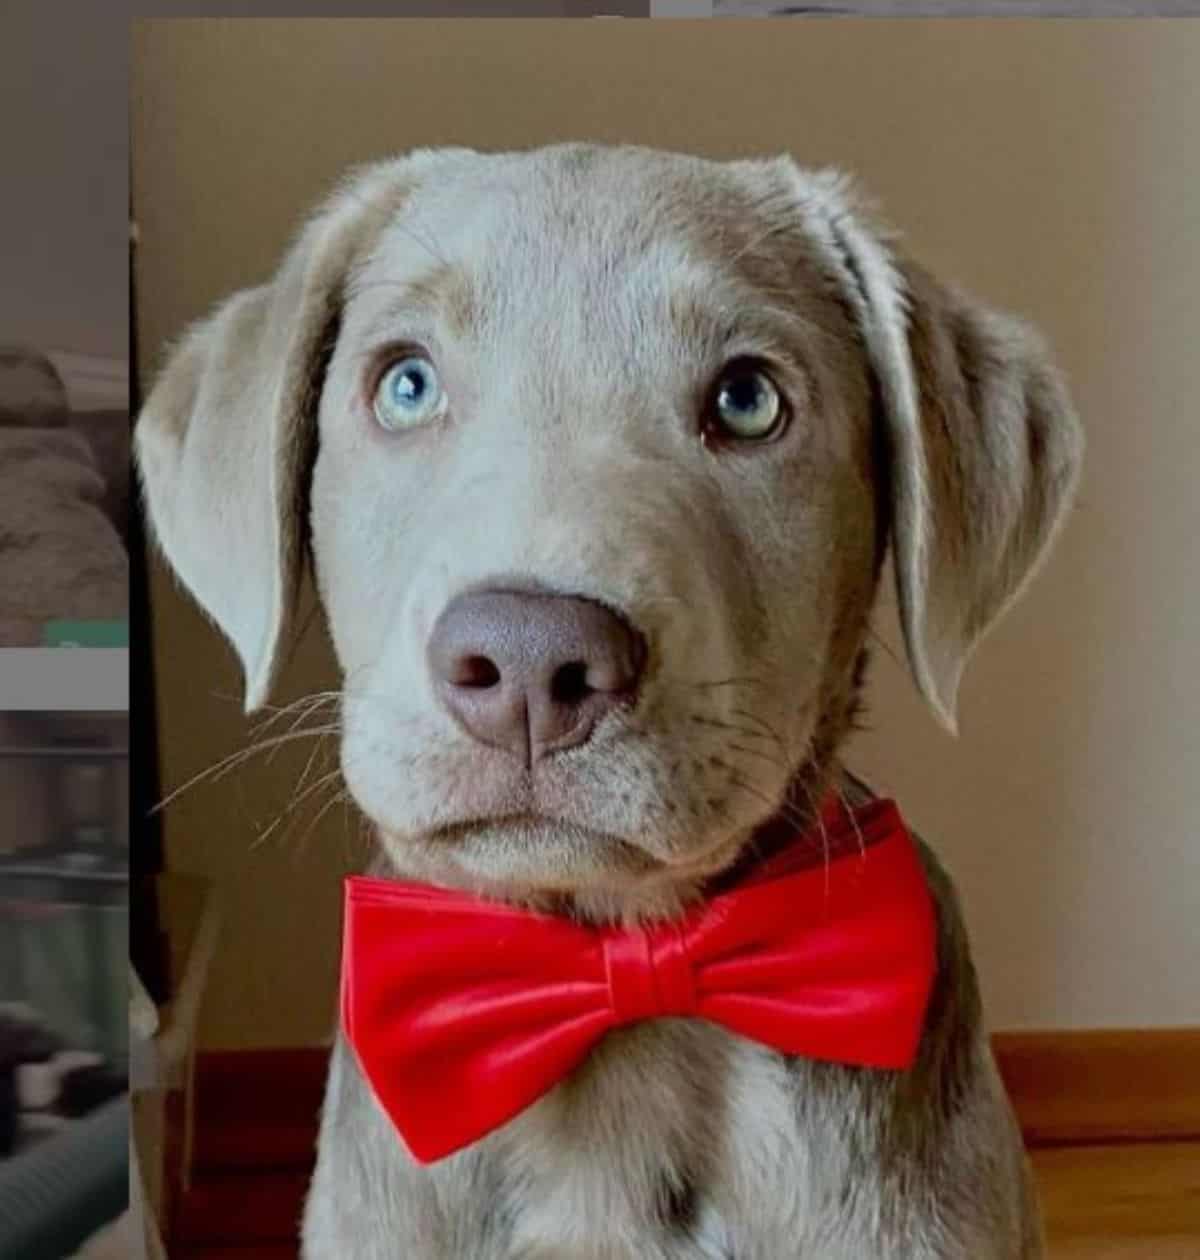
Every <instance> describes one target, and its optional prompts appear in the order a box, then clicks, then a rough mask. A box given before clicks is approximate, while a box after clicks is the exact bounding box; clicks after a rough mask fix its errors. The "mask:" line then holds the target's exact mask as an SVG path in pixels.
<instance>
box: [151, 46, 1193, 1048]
mask: <svg viewBox="0 0 1200 1260" xmlns="http://www.w3.org/2000/svg"><path fill="white" fill-rule="evenodd" d="M1198 58H1200V25H1196V24H1192V23H1178V24H1171V23H1136V22H1135V23H1125V24H1107V23H1045V22H1043V23H1033V24H1026V23H1022V22H1012V23H984V22H970V23H963V22H956V23H953V22H952V23H946V24H936V23H935V24H926V23H922V22H915V21H914V22H902V23H898V24H891V25H885V24H882V23H866V24H860V23H858V22H852V21H843V22H834V23H828V24H826V23H816V22H805V23H796V22H791V23H785V24H782V25H775V24H771V23H767V22H762V21H755V22H745V23H734V22H722V23H720V24H715V23H704V22H695V23H688V22H672V23H657V24H645V23H631V22H623V23H616V22H614V23H592V22H589V23H575V24H570V23H567V24H541V23H524V22H522V23H517V22H512V21H506V22H505V21H502V22H499V23H495V24H492V23H483V22H459V23H447V24H440V25H439V24H436V23H411V24H404V25H398V24H389V25H383V26H374V25H372V26H365V25H362V24H356V23H334V24H331V25H328V24H317V23H306V24H291V25H289V24H283V25H273V24H239V25H236V26H231V25H228V24H220V23H204V24H200V25H191V24H182V23H177V24H172V25H169V26H165V25H162V24H158V25H154V24H151V25H149V26H143V27H142V28H140V30H139V32H138V34H137V37H136V40H135V74H134V82H135V100H134V114H133V120H134V137H135V151H134V160H135V167H134V173H135V187H136V193H137V200H138V213H139V217H140V220H141V227H142V231H143V242H144V244H143V248H142V250H141V257H140V262H141V295H142V303H143V309H142V324H141V329H142V332H143V334H144V337H145V351H146V353H145V354H144V357H143V363H144V364H146V365H147V368H149V367H150V366H151V365H153V363H154V362H155V361H156V358H157V355H158V352H159V349H160V346H161V343H162V342H163V340H164V338H167V337H169V336H172V335H174V334H176V333H178V332H179V330H180V328H181V326H182V325H183V324H184V323H185V322H186V321H188V320H190V319H191V318H193V317H195V316H196V315H198V314H200V313H201V312H202V311H204V310H205V309H206V308H207V307H208V306H209V305H210V303H212V302H213V301H214V300H216V299H217V298H219V297H220V296H221V295H223V294H224V293H226V292H227V291H228V290H230V289H232V288H234V287H237V286H240V285H245V284H248V283H252V282H257V281H259V280H260V279H262V278H263V277H264V276H265V275H266V274H267V273H268V271H269V269H270V268H271V266H272V264H273V262H274V260H275V259H276V258H277V257H278V255H279V252H280V250H281V249H282V247H283V246H284V244H285V241H286V240H287V238H288V237H289V235H290V233H291V232H292V230H293V228H294V225H295V223H296V221H297V219H298V217H299V216H300V215H301V214H302V213H303V212H304V210H305V208H306V207H307V206H308V205H309V204H310V203H311V202H312V201H313V199H314V198H315V197H316V196H318V195H319V194H320V193H321V192H322V191H323V190H324V189H325V188H326V187H327V186H328V184H329V183H330V181H331V180H332V179H333V178H334V177H335V176H336V175H337V174H338V173H339V172H340V171H341V170H342V168H343V167H345V166H346V165H347V164H349V163H352V162H358V161H361V160H364V159H369V158H375V157H379V156H381V155H385V154H389V153H393V152H396V151H398V150H402V149H404V148H406V147H408V146H412V145H432V144H441V143H447V142H455V143H466V144H471V145H475V146H481V147H493V146H526V145H531V144H537V143H541V142H544V141H551V140H560V139H568V138H591V139H597V140H610V141H636V142H643V143H650V144H655V145H660V146H668V147H678V148H683V149H689V150H693V151H696V152H701V153H706V154H713V155H739V154H748V153H755V152H761V153H770V152H776V151H780V150H785V149H789V150H791V151H792V152H794V153H795V154H797V155H798V156H799V157H800V158H801V159H802V160H806V161H809V162H813V163H836V164H839V165H844V166H846V167H848V168H850V169H851V170H853V171H856V172H857V173H858V174H859V175H860V176H861V177H862V179H863V180H864V181H865V183H866V185H867V187H868V188H869V189H870V190H871V191H872V192H873V193H874V194H875V195H876V196H877V197H878V198H879V199H880V200H881V202H882V204H883V205H884V206H885V207H886V208H887V210H888V212H889V214H890V216H891V218H892V219H893V220H894V221H895V223H896V224H897V225H898V226H899V227H900V228H901V229H903V230H904V231H905V232H906V234H907V235H908V237H909V240H910V242H911V245H912V247H913V248H914V250H915V251H916V252H918V253H920V254H921V255H923V256H925V258H926V259H927V260H928V261H929V262H930V263H931V264H933V265H934V266H935V267H937V268H939V269H940V270H942V271H943V272H944V273H946V274H947V275H949V276H952V277H954V278H956V279H957V280H959V281H960V282H962V283H964V284H966V285H968V286H970V287H973V288H974V289H975V290H977V291H978V292H979V293H980V294H982V295H986V296H987V297H988V298H990V299H992V300H993V301H994V302H995V303H997V304H1000V305H1004V306H1008V307H1011V308H1013V309H1016V310H1018V311H1024V312H1026V313H1028V314H1029V315H1031V316H1033V317H1035V318H1036V320H1037V321H1038V322H1039V323H1040V324H1041V325H1042V326H1043V327H1044V328H1045V330H1046V331H1047V332H1048V334H1049V335H1050V337H1051V339H1052V340H1053V342H1054V343H1055V344H1056V346H1057V347H1058V350H1059V353H1060V356H1061V359H1062V362H1063V364H1064V365H1065V367H1066V369H1067V370H1068V372H1069V374H1070V376H1071V377H1072V379H1073V382H1074V388H1075V393H1076V396H1077V400H1078V404H1079V407H1080V410H1081V412H1082V414H1083V416H1084V419H1085V422H1086V424H1087V427H1088V431H1089V434H1090V443H1091V448H1090V453H1089V464H1088V469H1087V476H1086V480H1085V485H1084V490H1083V495H1082V500H1081V502H1080V504H1079V507H1078V509H1077V511H1076V513H1075V514H1074V517H1073V519H1072V521H1071V523H1070V525H1069V527H1068V528H1067V530H1066V532H1065V534H1064V535H1063V538H1062V543H1061V546H1060V547H1059V550H1058V552H1057V554H1056V556H1055V557H1054V559H1053V560H1052V562H1051V563H1050V565H1049V566H1048V567H1047V569H1046V570H1045V571H1044V573H1043V575H1042V577H1041V580H1040V581H1039V582H1038V583H1037V585H1036V586H1035V588H1034V589H1033V591H1032V593H1031V594H1030V596H1029V597H1028V599H1027V600H1026V602H1025V603H1024V604H1023V605H1021V606H1020V607H1019V609H1018V610H1017V611H1015V612H1014V613H1013V614H1012V615H1011V616H1010V617H1009V618H1008V620H1007V621H1006V622H1005V623H1004V624H1003V625H1002V627H1001V628H1000V629H999V630H997V631H996V633H995V634H994V635H993V636H992V638H991V639H990V640H989V641H988V642H987V643H986V645H985V647H984V649H983V651H982V654H981V656H980V657H979V658H978V660H977V662H976V664H975V667H974V669H973V670H972V671H971V672H970V673H969V674H968V677H967V681H966V684H965V686H964V689H963V696H962V714H961V716H962V736H961V738H960V740H959V741H958V742H957V743H955V742H954V741H952V740H951V739H949V738H948V737H946V736H944V735H942V734H941V733H939V731H938V730H937V728H936V727H935V726H934V724H933V722H932V720H931V719H930V718H929V717H927V715H926V714H925V713H924V712H923V711H922V709H921V707H920V705H919V704H918V702H917V700H916V698H915V695H914V693H913V692H912V690H911V688H910V686H909V684H908V681H907V678H906V677H905V675H904V673H903V671H902V670H901V669H900V668H899V667H898V666H897V664H896V663H895V662H893V661H892V660H891V659H889V658H888V656H887V655H886V654H881V655H880V658H879V660H878V662H877V667H876V671H875V679H874V683H873V686H872V692H871V694H872V725H873V730H872V732H871V733H870V734H869V735H867V736H864V737H862V738H861V739H860V740H859V742H858V746H857V749H856V756H855V759H854V760H855V762H856V764H857V765H858V766H859V767H860V768H861V769H862V770H863V771H865V772H866V773H868V774H869V775H871V776H874V777H875V778H876V779H877V780H878V782H879V783H880V784H882V785H883V786H884V787H886V788H888V789H890V790H892V791H894V792H895V793H896V794H897V795H898V796H899V797H900V799H901V800H902V802H903V803H904V805H905V807H906V809H907V811H908V812H909V814H910V816H911V818H912V819H913V820H914V821H915V823H916V824H917V825H918V827H919V828H921V829H922V830H923V831H924V832H925V833H926V834H927V835H928V837H929V838H930V839H931V840H932V841H934V842H935V844H936V845H937V846H938V847H939V848H940V850H941V852H942V853H943V855H944V856H945V858H946V860H947V861H948V863H949V865H950V867H951V869H952V871H953V872H954V874H955V875H956V877H957V880H958V883H959V886H960V888H961V890H962V893H963V896H964V899H965V902H966V907H967V911H968V915H969V919H970V923H971V927H972V931H973V935H974V939H975V946H976V952H977V957H978V960H979V965H980V969H981V972H982V976H983V981H984V986H985V990H986V996H987V999H988V1001H989V1003H990V1010H991V1015H992V1020H993V1023H994V1024H995V1025H998V1026H1002V1027H1020V1026H1037V1027H1055V1026H1057V1027H1062V1026H1089V1025H1093V1026H1094V1025H1153V1024H1180V1023H1197V1022H1200V1010H1198V1009H1197V1007H1198V1003H1197V1001H1196V998H1195V974H1196V966H1195V965H1196V963H1197V961H1200V960H1198V957H1197V944H1196V931H1195V922H1196V919H1197V909H1198V901H1200V838H1198V836H1197V829H1196V828H1197V819H1198V818H1200V761H1198V758H1197V754H1196V739H1197V736H1196V731H1197V729H1200V669H1198V668H1197V664H1198V661H1197V651H1196V627H1197V625H1200V590H1198V587H1197V583H1196V581H1195V575H1196V539H1197V538H1198V537H1200V506H1198V502H1200V496H1198V495H1197V491H1196V475H1197V472H1198V471H1200V424H1198V419H1200V417H1198V416H1197V403H1196V400H1197V398H1200V354H1197V353H1196V335H1197V328H1200V240H1198V232H1200V145H1197V144H1196V142H1195V134H1194V126H1193V125H1191V124H1194V120H1195V119H1196V118H1200V76H1197V75H1196V73H1195V67H1196V65H1197V59H1198ZM154 595H155V601H156V617H157V624H156V632H157V651H158V667H159V670H160V675H159V677H160V682H161V704H162V714H163V743H164V746H163V762H164V771H165V776H166V780H167V782H168V784H173V783H178V782H181V781H183V780H184V779H185V778H187V777H188V776H189V775H191V774H193V773H194V772H195V771H197V770H198V769H200V768H202V767H203V766H205V765H207V764H209V763H211V762H213V761H215V760H216V759H218V758H219V757H221V756H222V755H224V754H225V753H227V752H229V751H230V750H232V749H234V748H236V747H237V746H238V745H239V743H240V742H241V741H242V739H243V738H244V729H245V728H244V724H243V720H242V718H241V716H240V714H239V711H238V703H237V685H238V684H237V676H236V672H235V669H234V666H233V662H232V658H231V656H230V654H229V652H228V651H227V650H226V649H225V648H224V647H223V646H222V645H221V644H219V643H218V640H217V638H216V635H215V634H214V632H213V631H212V630H211V629H209V628H208V627H207V626H206V625H205V624H204V623H203V621H202V619H201V618H200V616H199V615H198V614H197V613H196V612H195V610H194V609H192V608H191V607H190V606H189V605H188V604H186V603H185V602H184V601H183V600H182V599H181V598H180V597H179V596H178V595H177V594H176V593H175V591H174V590H173V588H172V585H171V583H170V581H169V580H168V579H166V578H164V576H163V575H162V573H161V572H159V573H158V574H157V575H156V579H155V588H154ZM882 624H883V633H884V637H885V638H886V639H888V640H889V641H890V642H892V643H893V644H895V643H896V642H897V641H898V636H897V634H896V632H895V631H894V629H893V627H892V625H891V623H890V621H888V620H887V619H886V618H885V620H884V621H883V623H882ZM332 677H333V675H332V670H331V667H330V664H329V657H328V653H327V650H326V649H325V647H324V643H323V640H322V638H321V634H320V632H319V630H314V631H313V632H312V633H310V634H309V635H308V636H307V637H306V639H305V641H304V643H303V644H302V647H301V649H300V651H299V653H298V659H297V661H296V664H295V667H294V668H293V669H292V670H291V672H290V675H289V678H288V684H289V687H290V688H291V694H298V693H300V692H302V691H304V690H306V689H311V688H312V687H315V686H321V685H324V684H325V683H326V682H327V681H329V680H331V679H332ZM307 751H308V750H307V749H304V750H303V751H300V750H297V751H296V752H295V753H294V754H291V755H280V756H279V757H278V758H277V759H276V761H275V762H273V763H271V764H266V763H265V762H264V761H263V760H261V759H260V760H259V761H258V762H256V763H253V764H247V765H246V766H245V768H243V769H241V770H239V771H238V772H237V773H236V774H233V775H230V776H229V777H228V778H227V779H225V780H224V781H222V782H221V783H218V784H215V785H210V786H207V787H199V788H196V789H195V790H194V791H192V792H190V793H187V794H185V796H184V797H182V798H181V799H180V801H179V802H178V803H177V804H175V805H173V806H172V807H171V808H170V810H169V811H168V814H167V826H168V843H169V851H170V860H171V863H172V864H173V865H174V866H176V867H178V868H181V869H190V870H197V871H203V872H208V873H211V874H212V875H213V876H215V877H216V878H217V879H219V880H220V881H221V882H222V884H223V886H224V889H225V892H226V895H227V899H228V926H227V931H226V936H225V943H224V947H223V952H222V955H221V957H220V959H219V962H218V966H217V970H216V973H215V976H214V994H213V998H212V1000H211V1002H210V1003H209V1006H208V1009H207V1011H206V1015H205V1024H204V1030H203V1037H204V1040H205V1042H206V1043H207V1044H209V1045H225V1046H232V1045H245V1044H256V1043H257V1044H270V1043H288V1042H291V1043H303V1042H309V1041H315V1040H318V1039H320V1038H321V1037H322V1035H323V1034H324V1033H325V1032H326V1031H327V1030H328V1028H329V1027H330V1024H331V1020H332V1015H333V984H334V978H335V968H336V931H337V881H338V877H339V876H340V875H341V874H342V872H343V871H344V870H345V869H347V867H348V865H349V864H350V863H352V861H353V860H354V854H353V847H354V846H353V844H352V839H353V835H354V824H353V823H352V822H349V821H344V820H343V818H342V817H341V815H340V811H339V810H336V809H335V810H331V811H330V813H329V814H328V815H327V816H326V817H325V819H324V820H322V822H321V823H320V824H319V825H318V826H317V827H315V828H313V829H312V830H311V832H310V833H309V834H307V835H305V834H304V833H305V830H306V828H307V823H303V824H301V825H299V826H298V827H296V828H293V834H292V836H291V837H290V838H284V839H282V840H280V839H278V838H276V837H272V838H271V839H269V840H268V841H267V842H266V843H265V844H262V845H260V846H258V847H253V845H252V841H253V826H254V824H255V822H256V821H257V822H265V821H269V819H270V818H271V817H272V816H273V815H274V813H276V812H277V811H278V810H279V809H280V808H281V807H282V805H283V804H284V803H285V801H286V798H287V794H288V785H289V783H290V781H291V780H292V778H293V776H295V775H296V774H298V773H299V771H300V770H301V769H302V767H303V764H304V761H305V759H306V755H307Z"/></svg>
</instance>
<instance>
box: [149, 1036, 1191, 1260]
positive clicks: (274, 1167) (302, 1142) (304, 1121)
mask: <svg viewBox="0 0 1200 1260" xmlns="http://www.w3.org/2000/svg"><path fill="white" fill-rule="evenodd" d="M326 1067H327V1062H326V1057H325V1055H324V1053H322V1052H314V1051H311V1050H297V1051H275V1052H271V1053H269V1054H266V1055H262V1056H258V1057H256V1056H254V1055H252V1054H251V1055H246V1054H242V1055H239V1054H232V1055H226V1056H222V1055H212V1056H208V1057H207V1058H206V1061H205V1063H204V1064H203V1065H202V1068H201V1071H200V1073H199V1074H198V1077H197V1107H196V1120H197V1129H196V1146H195V1178H194V1181H193V1184H192V1188H191V1191H190V1192H189V1193H188V1194H187V1195H186V1196H184V1197H183V1199H182V1201H181V1203H180V1209H179V1211H178V1212H177V1213H176V1214H175V1217H176V1220H175V1232H174V1237H173V1239H172V1243H171V1245H170V1248H169V1252H170V1256H171V1260H296V1255H297V1243H296V1238H297V1230H298V1223H299V1220H300V1212H301V1205H302V1203H303V1199H304V1192H305V1188H306V1186H307V1184H308V1178H309V1175H310V1171H311V1164H312V1157H313V1149H314V1141H315V1136H316V1134H315V1118H316V1116H317V1113H318V1111H319V1109H320V1103H321V1096H322V1093H323V1089H324V1077H325V1071H326ZM1171 1079H1174V1078H1171ZM1177 1083H1178V1082H1177ZM1018 1085H1019V1082H1018ZM1043 1110H1044V1109H1043ZM1031 1114H1033V1111H1032V1110H1031ZM1189 1114H1190V1113H1189ZM1043 1118H1044V1117H1043ZM1051 1119H1053V1117H1051ZM1041 1131H1042V1132H1047V1131H1049V1132H1053V1131H1054V1126H1053V1125H1051V1124H1049V1123H1047V1124H1044V1125H1043V1127H1042V1130H1041ZM1059 1131H1061V1126H1060V1128H1059ZM1191 1132H1193V1133H1194V1132H1195V1130H1192V1131H1191ZM1032 1158H1033V1164H1034V1169H1035V1171H1036V1173H1037V1177H1038V1182H1039V1185H1040V1187H1041V1193H1042V1203H1043V1207H1044V1209H1045V1217H1046V1229H1047V1235H1048V1240H1049V1253H1048V1260H1200V1140H1192V1139H1191V1138H1190V1137H1189V1139H1188V1140H1186V1141H1184V1140H1179V1141H1163V1142H1156V1141H1144V1142H1137V1141H1131V1142H1125V1143H1122V1144H1119V1145H1117V1144H1111V1145H1110V1144H1104V1143H1098V1144H1092V1145H1058V1146H1055V1145H1040V1144H1039V1145H1038V1146H1037V1147H1036V1148H1035V1149H1034V1150H1033V1152H1032Z"/></svg>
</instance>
